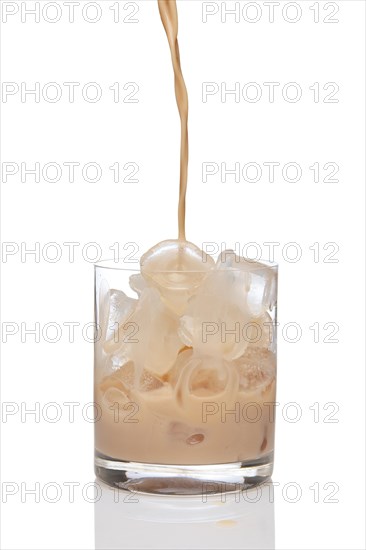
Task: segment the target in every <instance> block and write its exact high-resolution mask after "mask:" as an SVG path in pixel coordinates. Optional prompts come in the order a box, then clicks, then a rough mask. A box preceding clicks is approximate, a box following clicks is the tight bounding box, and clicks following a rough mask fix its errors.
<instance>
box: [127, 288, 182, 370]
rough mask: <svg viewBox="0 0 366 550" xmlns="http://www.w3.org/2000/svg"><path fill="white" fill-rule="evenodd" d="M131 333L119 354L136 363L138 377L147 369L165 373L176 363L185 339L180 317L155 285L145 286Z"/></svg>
mask: <svg viewBox="0 0 366 550" xmlns="http://www.w3.org/2000/svg"><path fill="white" fill-rule="evenodd" d="M126 326H128V329H129V333H128V334H126V336H125V338H124V341H123V342H122V343H121V344H120V348H119V349H118V351H117V352H116V355H117V356H118V357H119V358H120V359H122V360H123V361H128V360H132V361H133V362H134V363H135V366H136V369H137V373H138V376H140V375H141V374H142V371H143V370H144V369H146V370H148V371H150V372H151V373H152V374H154V375H157V376H161V375H164V374H165V373H166V372H168V371H169V370H170V368H171V367H172V365H173V364H174V362H175V360H176V358H177V355H178V352H179V350H180V349H181V348H182V342H181V341H180V339H179V336H178V326H179V323H178V318H177V317H176V316H175V315H174V314H173V313H172V312H171V311H170V310H169V309H168V308H167V307H166V306H165V305H164V304H163V302H162V301H161V299H160V296H159V293H158V291H157V290H156V289H154V288H145V289H144V290H143V291H142V294H141V297H140V299H139V300H138V303H137V305H136V308H135V310H134V311H133V313H132V315H131V316H130V317H129V319H128V323H127V324H126Z"/></svg>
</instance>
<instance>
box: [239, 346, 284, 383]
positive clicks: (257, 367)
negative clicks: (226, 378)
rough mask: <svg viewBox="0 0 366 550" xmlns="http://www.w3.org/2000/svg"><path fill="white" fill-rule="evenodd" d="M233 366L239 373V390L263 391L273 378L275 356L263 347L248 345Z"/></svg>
mask: <svg viewBox="0 0 366 550" xmlns="http://www.w3.org/2000/svg"><path fill="white" fill-rule="evenodd" d="M234 366H235V368H236V369H237V372H238V374H239V391H254V390H255V391H261V392H265V391H266V389H267V388H268V387H269V386H270V385H271V384H272V382H273V380H274V378H275V374H276V356H275V354H274V353H272V352H271V351H269V350H266V349H264V348H259V347H254V346H253V347H252V346H249V347H248V349H247V351H246V353H245V354H244V355H243V356H242V357H240V358H239V359H237V360H236V361H235V362H234Z"/></svg>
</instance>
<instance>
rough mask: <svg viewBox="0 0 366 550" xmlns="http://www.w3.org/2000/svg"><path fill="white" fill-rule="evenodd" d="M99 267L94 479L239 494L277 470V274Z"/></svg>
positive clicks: (234, 267) (250, 269) (229, 259)
mask: <svg viewBox="0 0 366 550" xmlns="http://www.w3.org/2000/svg"><path fill="white" fill-rule="evenodd" d="M199 265H201V266H202V268H201V269H197V268H196V269H195V270H190V271H187V270H186V271H164V272H160V271H153V270H151V269H150V271H148V273H146V269H145V271H144V270H142V272H141V273H140V272H133V271H130V270H126V269H124V268H123V267H121V266H119V265H118V264H116V263H114V262H110V263H109V264H108V263H107V264H105V263H104V262H102V264H101V265H98V266H96V267H95V291H96V296H95V303H96V323H97V325H98V327H99V336H100V337H99V339H98V341H97V343H96V346H95V401H96V403H97V406H98V410H99V412H100V415H99V418H98V420H97V422H96V424H95V446H96V460H95V464H96V474H97V475H98V477H100V478H101V479H103V480H104V481H106V482H107V483H109V484H112V485H115V486H118V487H120V488H126V489H131V490H133V491H141V492H146V493H162V494H186V495H187V494H203V493H208V492H212V493H216V492H222V491H223V490H225V491H235V490H237V489H238V488H243V487H248V486H249V485H255V484H257V483H259V482H263V481H265V480H266V479H268V478H269V477H270V475H271V473H272V468H273V448H274V414H273V413H274V402H275V390H276V353H275V352H276V339H275V330H274V329H275V322H276V298H277V267H276V266H275V265H273V264H264V263H259V262H249V261H247V260H244V259H242V258H238V257H237V256H235V254H234V253H232V252H230V251H228V252H227V254H226V255H225V257H224V258H223V257H222V256H221V257H220V258H219V260H218V262H216V264H215V262H214V260H213V258H211V257H210V262H208V261H206V262H201V264H199Z"/></svg>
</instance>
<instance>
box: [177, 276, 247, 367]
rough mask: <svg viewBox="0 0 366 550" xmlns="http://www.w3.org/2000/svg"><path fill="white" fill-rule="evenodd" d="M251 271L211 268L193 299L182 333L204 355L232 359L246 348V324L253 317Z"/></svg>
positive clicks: (186, 343)
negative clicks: (249, 302) (249, 299)
mask: <svg viewBox="0 0 366 550" xmlns="http://www.w3.org/2000/svg"><path fill="white" fill-rule="evenodd" d="M246 279H247V273H245V272H240V271H238V272H235V273H234V272H233V271H231V270H214V271H211V272H210V273H209V274H208V275H207V277H206V279H205V281H204V283H203V284H202V285H201V287H200V288H199V290H198V291H197V293H196V294H195V295H194V296H193V297H192V298H191V299H190V300H189V303H188V306H187V309H186V312H185V314H184V315H183V316H182V317H181V320H180V329H179V336H180V338H181V340H182V342H183V343H184V344H185V345H186V346H190V347H193V348H194V350H195V351H197V352H199V353H201V354H202V355H208V356H211V357H218V358H221V359H225V360H227V361H232V360H233V359H236V358H237V357H240V356H241V355H243V353H244V352H245V349H246V347H247V345H248V339H247V338H246V337H245V327H246V326H247V324H248V323H249V322H250V321H251V320H252V316H251V313H250V311H249V310H248V307H247V297H246V291H245V281H246Z"/></svg>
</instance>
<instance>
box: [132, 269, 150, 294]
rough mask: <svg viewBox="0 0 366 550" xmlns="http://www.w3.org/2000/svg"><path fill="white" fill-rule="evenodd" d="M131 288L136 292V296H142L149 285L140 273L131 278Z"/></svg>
mask: <svg viewBox="0 0 366 550" xmlns="http://www.w3.org/2000/svg"><path fill="white" fill-rule="evenodd" d="M130 287H131V288H132V290H134V291H135V292H136V294H138V295H139V296H141V293H142V291H143V290H144V288H146V287H147V283H146V281H145V279H144V278H143V276H142V275H140V273H135V274H134V275H131V276H130Z"/></svg>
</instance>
